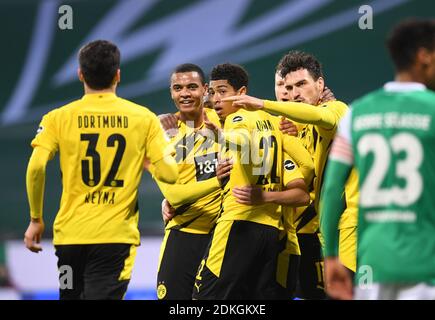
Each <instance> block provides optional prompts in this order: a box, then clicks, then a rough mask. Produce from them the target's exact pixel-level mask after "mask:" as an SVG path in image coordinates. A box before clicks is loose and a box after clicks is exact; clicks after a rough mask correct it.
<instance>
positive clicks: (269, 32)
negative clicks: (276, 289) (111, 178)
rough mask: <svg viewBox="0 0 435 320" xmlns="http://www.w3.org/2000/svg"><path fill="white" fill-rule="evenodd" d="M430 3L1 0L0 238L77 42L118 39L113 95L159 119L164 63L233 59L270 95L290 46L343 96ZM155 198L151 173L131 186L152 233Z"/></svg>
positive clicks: (16, 229)
mask: <svg viewBox="0 0 435 320" xmlns="http://www.w3.org/2000/svg"><path fill="white" fill-rule="evenodd" d="M64 4H65V5H69V6H70V7H71V8H72V10H73V20H72V21H73V28H72V29H71V30H68V29H67V30H62V29H60V28H59V26H58V20H59V18H61V16H62V14H59V12H58V9H59V7H60V6H61V5H64ZM361 5H370V6H371V8H373V29H367V30H362V29H360V28H359V25H358V20H359V19H360V17H361V16H362V13H359V12H358V9H359V7H360V6H361ZM434 13H435V1H432V0H412V1H407V0H379V1H356V0H339V1H331V0H316V1H314V0H304V1H279V0H273V1H271V0H267V1H266V0H238V1H229V0H205V1H187V0H183V1H169V0H165V1H154V0H125V1H124V0H123V1H113V0H104V1H103V0H100V1H97V0H95V1H68V2H63V1H56V0H46V1H43V0H41V1H30V0H27V1H26V0H3V1H1V2H0V30H1V31H0V32H1V35H2V40H3V45H2V50H1V51H0V52H1V53H0V54H1V61H2V64H3V66H2V77H1V78H0V87H1V90H0V112H1V125H0V146H1V150H2V154H1V157H0V165H1V178H2V179H1V181H2V185H1V192H0V205H1V208H0V240H1V239H9V238H17V237H18V238H20V237H22V234H23V233H24V231H25V228H26V226H27V223H28V217H29V213H28V204H27V198H26V187H25V174H26V166H27V161H28V159H29V157H30V154H31V152H32V149H31V147H30V141H31V140H32V138H33V136H34V134H35V131H36V129H37V126H38V123H39V120H40V119H41V117H42V115H43V114H45V113H46V112H48V111H49V110H51V109H53V108H56V107H59V106H61V105H63V104H65V103H67V102H69V101H72V100H74V99H77V98H79V97H81V95H82V87H81V84H80V83H79V82H78V81H77V80H76V79H75V70H76V68H77V64H76V63H75V57H76V54H77V50H78V49H79V48H80V46H81V45H82V44H83V43H85V42H87V41H89V40H91V39H96V38H105V39H109V40H112V41H114V42H115V43H116V44H118V45H119V47H120V49H121V54H122V59H123V62H122V66H121V68H122V82H121V84H120V87H119V92H118V93H119V95H121V96H123V97H125V98H128V99H131V100H133V101H135V102H137V103H139V104H142V105H145V106H147V107H149V108H150V109H151V110H152V111H154V112H155V113H157V114H160V113H166V112H172V111H174V106H173V104H172V101H171V100H170V95H169V90H168V88H169V82H168V79H169V76H170V72H171V69H172V68H173V67H174V66H175V65H177V64H179V63H183V62H193V63H198V64H200V65H201V66H202V67H203V68H204V70H205V71H206V72H207V73H208V72H209V71H210V69H211V67H212V66H213V65H214V64H216V63H222V62H226V61H229V62H235V63H240V64H243V65H244V66H245V67H246V69H247V70H248V72H249V73H250V81H251V83H250V93H251V94H252V95H255V96H258V97H263V98H268V99H273V97H274V95H273V92H274V91H273V76H274V68H275V65H276V63H277V62H278V60H279V59H280V58H281V56H282V55H283V54H285V53H286V52H287V51H288V50H290V49H300V50H305V51H308V52H311V53H313V54H315V55H316V56H317V57H318V58H319V60H320V61H321V62H322V63H323V66H324V73H325V76H326V83H327V85H328V86H329V87H330V88H331V89H332V90H333V92H334V93H335V96H336V97H337V98H338V99H340V100H343V101H345V102H351V101H352V100H353V99H354V98H356V97H358V96H360V95H362V94H364V93H366V92H368V91H370V90H373V89H375V88H377V87H379V86H381V85H382V84H383V83H385V82H386V81H388V80H391V78H392V75H393V68H392V65H391V63H390V61H389V58H388V55H387V51H386V49H385V47H384V39H385V36H386V34H387V32H388V30H390V28H391V27H392V26H393V25H394V24H395V23H397V22H398V21H400V20H402V19H404V18H406V17H410V16H415V17H432V18H433V17H434ZM59 173H60V171H59V164H58V158H55V160H54V161H52V162H51V163H50V164H49V166H48V168H47V180H46V194H45V202H44V203H45V207H44V214H45V220H46V225H47V229H48V230H47V233H46V236H47V237H48V236H49V235H50V232H51V231H50V226H51V224H52V222H53V219H54V216H55V214H56V211H57V209H58V205H59V200H60V194H61V180H60V175H59ZM161 200H162V197H161V195H160V192H159V190H158V189H157V187H156V186H155V184H154V183H153V181H152V179H151V178H150V176H149V174H147V173H145V174H144V177H143V179H142V183H141V187H140V212H141V219H140V228H141V230H142V232H143V234H152V233H160V232H161V231H162V222H161V218H160V202H161Z"/></svg>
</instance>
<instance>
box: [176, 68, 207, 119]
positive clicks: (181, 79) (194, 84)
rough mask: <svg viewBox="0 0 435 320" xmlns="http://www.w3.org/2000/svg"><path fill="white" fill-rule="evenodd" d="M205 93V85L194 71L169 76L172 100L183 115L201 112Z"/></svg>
mask: <svg viewBox="0 0 435 320" xmlns="http://www.w3.org/2000/svg"><path fill="white" fill-rule="evenodd" d="M206 92H207V85H204V84H202V81H201V76H200V75H199V74H198V72H196V71H190V72H180V73H173V74H172V76H171V97H172V100H174V103H175V105H176V106H177V109H178V110H180V112H181V113H183V114H185V115H194V114H196V113H198V112H202V103H203V98H204V95H205V93H206ZM189 118H190V117H189Z"/></svg>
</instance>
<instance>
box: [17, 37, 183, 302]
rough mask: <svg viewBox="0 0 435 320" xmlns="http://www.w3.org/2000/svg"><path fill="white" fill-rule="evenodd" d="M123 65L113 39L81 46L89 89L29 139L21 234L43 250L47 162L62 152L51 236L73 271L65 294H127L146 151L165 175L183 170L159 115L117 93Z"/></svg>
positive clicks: (66, 268)
mask: <svg viewBox="0 0 435 320" xmlns="http://www.w3.org/2000/svg"><path fill="white" fill-rule="evenodd" d="M119 65H120V53H119V50H118V48H117V47H116V46H115V45H114V44H112V43H110V42H108V41H104V40H97V41H93V42H91V43H89V44H87V45H85V46H84V47H83V48H82V49H80V52H79V70H78V76H79V79H80V81H81V82H83V85H84V92H85V95H84V96H83V98H81V99H80V100H76V101H73V102H71V103H69V104H67V105H65V106H63V107H61V108H58V109H55V110H53V111H51V112H49V113H48V114H46V115H45V116H44V117H43V119H42V122H41V124H40V125H39V129H38V131H37V134H36V136H35V138H34V139H33V141H32V143H31V145H32V147H33V148H34V149H33V153H32V156H31V158H30V160H29V164H28V168H27V178H26V182H27V194H28V200H29V205H30V217H31V222H30V224H29V227H28V228H27V231H26V233H25V237H24V241H25V244H26V247H27V248H28V249H29V250H31V251H32V252H39V251H41V250H42V248H41V246H40V244H39V242H40V240H41V236H42V233H43V231H44V222H43V212H42V211H43V198H44V184H45V167H46V165H47V162H48V161H49V160H50V159H52V158H53V157H54V155H55V153H56V152H59V154H60V168H61V172H62V187H63V192H62V199H61V203H60V208H59V211H58V213H57V216H56V219H55V222H54V226H53V232H54V239H53V243H54V245H55V248H56V255H57V257H58V267H59V270H60V272H61V273H60V276H62V273H64V274H63V276H64V277H66V278H68V279H72V280H71V281H72V283H68V282H67V283H63V284H61V286H60V299H122V298H123V296H124V294H125V292H126V290H127V286H128V283H129V279H130V275H131V271H132V268H133V264H134V260H135V256H136V247H137V246H138V245H139V243H140V237H139V230H138V227H137V224H138V219H139V213H138V202H137V197H138V186H139V183H140V179H141V176H142V171H143V170H142V165H143V162H144V158H145V157H147V158H148V159H150V162H151V163H152V164H153V166H154V167H155V168H156V175H157V176H158V178H159V179H160V180H162V181H165V182H166V183H174V182H175V181H176V180H177V178H178V170H177V166H176V163H175V160H174V159H173V157H172V156H171V155H170V154H169V152H170V148H167V147H166V146H167V143H166V141H165V138H164V134H163V131H162V130H161V127H160V123H159V120H158V118H157V116H156V115H155V114H154V113H152V112H151V111H150V110H148V109H147V108H145V107H142V106H140V105H137V104H134V103H132V102H130V101H127V100H124V99H121V98H119V97H118V96H117V95H116V87H117V84H118V83H119V81H120V69H119ZM166 152H168V154H167V153H166ZM65 272H67V273H69V274H66V273H65Z"/></svg>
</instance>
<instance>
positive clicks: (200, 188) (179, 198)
mask: <svg viewBox="0 0 435 320" xmlns="http://www.w3.org/2000/svg"><path fill="white" fill-rule="evenodd" d="M156 182H157V184H158V186H159V188H160V191H161V192H162V194H163V196H164V197H165V199H166V200H168V201H169V203H170V204H171V206H173V207H174V208H177V207H179V206H181V205H183V204H186V203H192V202H195V201H196V200H198V199H200V198H202V197H205V196H206V195H208V194H210V193H212V192H213V191H216V190H218V189H220V186H219V181H218V179H217V178H212V179H207V180H204V181H198V182H196V181H193V182H188V183H186V184H179V183H175V184H167V183H164V182H162V181H160V180H156Z"/></svg>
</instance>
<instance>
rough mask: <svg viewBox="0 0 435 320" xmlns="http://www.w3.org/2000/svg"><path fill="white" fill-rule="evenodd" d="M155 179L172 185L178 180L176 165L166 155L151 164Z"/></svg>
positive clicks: (173, 160)
mask: <svg viewBox="0 0 435 320" xmlns="http://www.w3.org/2000/svg"><path fill="white" fill-rule="evenodd" d="M152 166H153V168H154V172H155V177H156V179H159V180H161V181H163V182H165V183H169V184H173V183H175V182H177V180H178V165H177V162H175V159H174V158H173V157H172V156H170V155H168V156H165V157H164V158H163V159H160V160H158V161H157V162H155V163H153V165H152Z"/></svg>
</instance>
